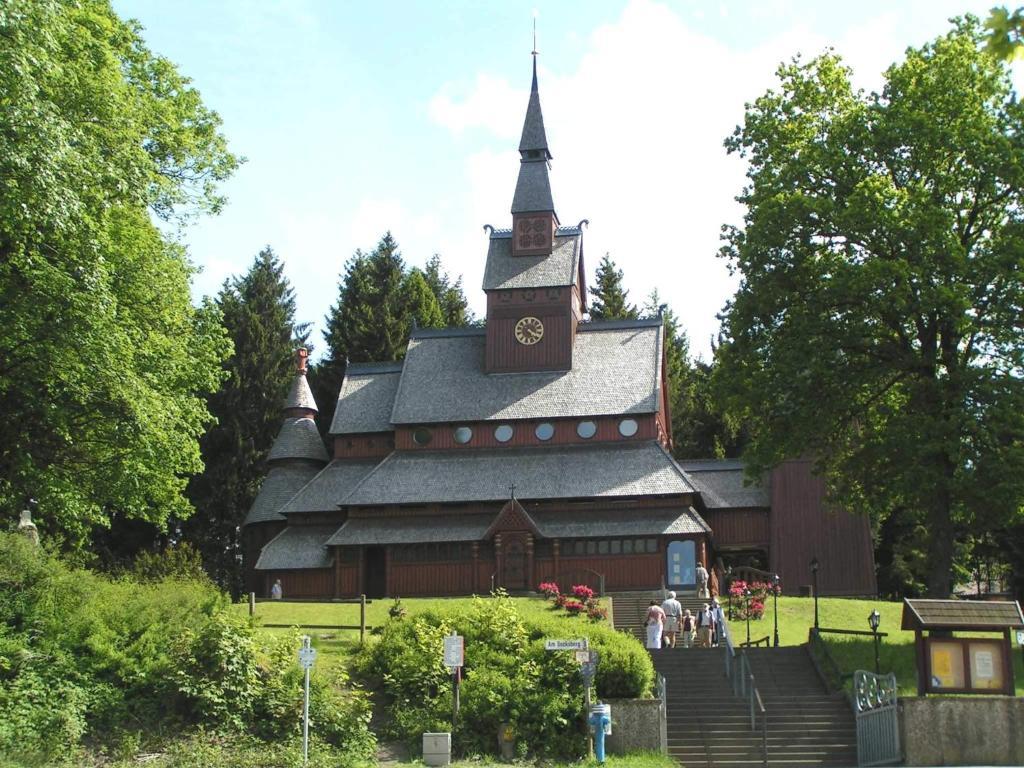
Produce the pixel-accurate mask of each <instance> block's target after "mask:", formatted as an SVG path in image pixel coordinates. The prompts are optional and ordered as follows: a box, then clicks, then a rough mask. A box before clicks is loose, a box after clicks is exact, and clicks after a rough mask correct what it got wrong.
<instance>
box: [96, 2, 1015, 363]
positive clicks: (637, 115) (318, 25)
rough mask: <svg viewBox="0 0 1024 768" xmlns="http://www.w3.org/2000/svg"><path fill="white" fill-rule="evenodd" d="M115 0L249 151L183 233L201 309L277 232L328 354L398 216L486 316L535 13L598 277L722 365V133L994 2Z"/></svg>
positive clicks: (884, 61)
mask: <svg viewBox="0 0 1024 768" xmlns="http://www.w3.org/2000/svg"><path fill="white" fill-rule="evenodd" d="M113 4H114V7H115V9H116V10H117V12H118V13H119V14H120V15H121V16H122V17H127V18H134V19H137V20H138V21H140V22H141V23H142V25H143V27H144V32H143V36H144V38H145V39H146V41H147V43H148V45H149V46H150V48H151V49H152V50H153V51H154V52H156V53H158V54H160V55H163V56H166V57H167V58H169V59H170V60H171V61H173V62H174V63H175V64H177V65H178V68H179V70H180V71H181V72H182V73H183V74H185V75H187V76H188V77H190V78H191V79H192V80H193V82H194V85H195V87H196V88H198V90H199V91H200V93H201V94H202V96H203V100H204V102H205V104H206V105H207V106H208V107H210V108H212V109H214V110H216V111H217V112H218V113H219V114H220V116H221V118H222V119H223V132H224V134H225V135H226V136H227V138H228V142H229V145H230V147H231V149H232V150H233V151H234V152H235V153H237V154H239V155H242V156H244V157H245V158H246V162H245V164H244V165H243V166H242V167H241V168H240V170H239V171H238V172H237V173H236V174H235V176H234V177H233V178H232V179H231V180H230V181H228V182H227V183H226V184H225V185H224V186H223V188H222V191H223V192H224V193H225V194H226V195H227V197H228V205H227V206H226V207H225V209H224V210H223V212H222V213H221V214H220V215H218V216H214V217H207V218H204V219H200V220H199V221H197V222H196V223H194V224H192V225H191V226H189V227H188V228H187V229H186V230H185V231H184V232H182V233H181V235H180V237H181V238H182V240H183V242H184V243H185V244H186V246H187V248H188V252H189V255H190V258H191V259H192V261H193V263H194V264H195V265H196V266H197V267H198V268H199V269H200V272H199V274H197V275H196V277H195V278H194V285H193V295H194V297H195V299H196V300H197V301H198V300H199V299H200V298H201V297H203V296H206V295H213V294H215V293H216V292H217V291H218V290H219V288H220V286H221V284H222V283H223V282H224V280H225V279H228V278H230V277H232V276H234V275H240V274H242V273H244V272H245V271H246V270H247V269H248V267H249V266H250V265H251V263H252V260H253V258H254V257H255V256H256V254H257V253H258V252H259V251H260V250H261V249H262V248H263V247H264V246H266V245H269V246H271V247H272V248H273V249H274V251H275V252H276V253H277V254H278V256H279V257H280V258H281V259H282V261H283V263H284V265H285V274H286V276H287V277H288V279H289V280H290V281H291V284H292V286H293V287H294V289H295V294H296V303H297V318H296V319H297V320H298V321H300V322H310V323H312V324H313V326H314V331H313V335H312V337H311V339H312V341H313V343H314V357H317V356H318V354H319V353H322V352H323V349H324V345H323V342H322V338H321V335H320V334H321V332H322V330H323V328H324V316H325V315H326V314H327V312H328V311H329V308H330V306H331V305H332V304H333V303H335V301H336V299H337V292H338V287H337V286H338V277H339V275H340V274H341V273H342V272H343V270H344V266H345V262H346V261H347V260H348V258H349V257H351V255H352V253H353V252H354V251H355V250H356V249H357V248H361V249H363V250H370V249H372V248H373V247H374V245H375V244H376V243H377V241H378V240H379V239H380V237H381V236H382V235H383V234H384V232H386V231H388V230H390V231H391V232H392V234H393V235H394V237H395V238H396V239H397V241H398V243H399V245H400V248H401V251H402V254H403V256H404V258H405V260H406V262H407V263H408V264H409V265H423V264H424V263H425V262H426V260H427V259H429V258H430V256H431V255H432V254H435V253H437V254H440V255H441V258H442V261H443V264H444V267H445V269H446V270H447V271H448V272H449V273H450V274H451V275H452V277H456V276H459V275H461V276H462V278H463V285H464V288H465V291H466V295H467V297H468V299H469V301H470V305H471V308H472V309H473V310H474V311H475V312H476V313H477V314H478V315H479V314H483V311H484V294H483V291H482V290H481V287H480V286H481V282H482V279H483V269H484V259H485V256H486V253H487V235H486V234H485V232H484V229H483V226H484V225H485V224H491V225H493V226H495V227H507V226H510V225H511V213H510V212H509V208H510V206H511V203H512V193H513V191H514V188H515V180H516V174H517V172H518V166H519V160H518V158H519V155H518V152H517V151H516V149H517V147H518V143H519V134H520V132H521V131H522V124H523V117H524V115H525V111H526V105H527V99H528V95H529V87H530V78H531V57H530V52H531V50H532V48H533V38H532V26H533V20H534V18H536V22H537V30H538V31H537V47H538V50H539V58H538V70H539V82H540V98H541V105H542V108H543V111H544V120H545V125H546V127H547V135H548V143H549V146H550V148H551V153H552V155H553V160H552V171H551V183H552V190H553V193H554V200H555V207H556V209H557V212H558V216H559V219H560V220H561V222H562V223H563V224H575V223H576V222H578V221H580V220H581V219H587V220H589V222H590V224H589V227H588V228H587V230H586V233H585V236H584V260H585V263H586V266H587V270H588V273H589V276H588V282H590V283H591V284H592V283H593V273H594V270H595V268H596V267H597V265H598V263H599V262H600V260H601V257H602V256H603V255H604V254H605V253H609V254H611V257H612V259H613V260H614V261H615V262H616V264H617V265H618V266H619V267H620V268H621V269H622V270H623V272H624V273H625V284H626V287H627V288H628V289H629V296H630V299H631V300H632V301H634V302H636V303H637V304H640V305H642V304H643V303H644V302H645V300H646V299H647V297H648V296H649V295H650V293H651V291H652V290H654V289H657V291H658V293H659V295H660V297H661V300H662V301H663V302H665V303H667V304H669V306H670V307H671V308H672V309H673V310H674V311H675V313H676V314H677V315H678V316H679V318H680V320H681V324H682V327H683V328H684V329H685V330H686V331H687V333H688V335H689V337H690V343H691V349H692V351H693V352H694V354H696V355H701V356H703V357H705V358H707V357H708V356H709V350H710V344H711V339H712V337H713V336H714V335H715V334H716V332H717V331H718V328H719V321H718V318H717V315H718V314H719V313H720V312H721V310H722V308H723V306H724V305H725V303H726V302H727V301H728V300H729V297H730V296H731V295H732V293H733V291H734V290H735V288H736V285H737V281H738V277H736V276H734V275H730V273H729V270H728V265H727V263H726V262H725V261H724V260H723V259H721V258H719V257H718V250H719V248H720V246H721V240H720V237H721V229H722V226H723V225H726V224H740V223H741V222H742V215H743V211H742V209H741V207H740V206H739V205H738V204H737V203H736V202H735V200H734V198H735V196H736V195H737V194H739V192H740V191H741V189H742V187H743V184H744V173H745V167H744V164H743V162H742V161H741V160H740V159H739V158H737V157H735V156H729V155H727V154H726V152H725V149H724V148H723V141H724V139H725V138H726V137H727V136H728V135H729V134H731V133H732V131H733V130H734V129H735V128H736V126H737V125H738V124H739V123H741V122H742V119H743V109H744V104H745V103H746V102H749V101H752V100H753V99H755V98H757V97H758V96H759V95H761V94H762V93H764V92H765V91H766V90H767V89H768V88H770V87H772V85H773V84H774V83H775V70H776V68H777V67H778V65H779V64H780V63H782V62H784V61H788V60H790V59H791V58H792V57H794V56H795V55H798V54H799V55H802V56H804V57H805V58H807V57H813V56H814V55H817V54H819V53H821V52H823V51H824V50H826V49H827V48H829V47H832V48H834V49H835V50H836V51H837V52H838V53H839V54H840V55H841V56H842V57H843V59H844V60H845V61H846V63H847V64H848V65H849V66H850V67H852V69H853V73H854V75H853V76H854V83H855V84H856V85H857V86H859V87H862V88H864V89H866V90H868V91H870V90H877V89H879V88H880V87H881V84H882V72H883V71H884V70H885V68H886V67H887V66H888V65H889V64H891V63H893V62H894V61H897V60H899V59H900V58H901V57H902V55H903V52H904V51H905V50H906V48H907V47H909V46H915V47H916V46H920V45H922V44H924V43H926V42H928V41H929V40H931V39H933V38H934V37H936V36H938V35H939V34H942V33H943V32H945V31H946V30H948V29H949V23H948V19H949V18H950V17H952V16H956V15H960V14H963V13H965V12H971V13H974V14H976V15H979V16H981V17H985V16H986V15H987V12H988V9H989V7H991V5H992V0H985V1H984V2H968V1H966V0H961V1H960V2H947V1H946V0H926V1H920V2H919V1H917V0H900V2H874V1H872V0H861V2H856V3H850V2H842V3H840V2H825V1H823V0H817V1H816V2H798V1H797V0H763V1H762V2H682V1H678V2H657V1H656V0H618V1H616V2H612V1H611V0H578V1H570V0H552V1H551V2H538V1H537V0H531V1H530V2H511V1H509V2H493V1H492V2H482V1H480V0H463V1H460V2H441V1H440V0H436V1H432V2H428V1H427V0H422V2H394V1H393V2H341V0H333V1H332V0H217V1H216V2H211V0H175V2H173V3H171V2H166V1H165V0H113ZM1019 76H1020V72H1019V71H1015V77H1017V79H1018V80H1019ZM1018 90H1020V86H1019V85H1018Z"/></svg>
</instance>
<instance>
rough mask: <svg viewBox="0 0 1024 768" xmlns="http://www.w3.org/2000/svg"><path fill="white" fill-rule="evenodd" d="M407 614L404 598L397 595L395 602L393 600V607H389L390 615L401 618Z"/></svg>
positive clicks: (393, 617)
mask: <svg viewBox="0 0 1024 768" xmlns="http://www.w3.org/2000/svg"><path fill="white" fill-rule="evenodd" d="M405 614H406V610H405V606H403V605H402V598H400V597H396V598H395V602H393V603H392V604H391V607H390V608H388V616H390V617H391V618H392V619H400V618H402V617H403V616H405Z"/></svg>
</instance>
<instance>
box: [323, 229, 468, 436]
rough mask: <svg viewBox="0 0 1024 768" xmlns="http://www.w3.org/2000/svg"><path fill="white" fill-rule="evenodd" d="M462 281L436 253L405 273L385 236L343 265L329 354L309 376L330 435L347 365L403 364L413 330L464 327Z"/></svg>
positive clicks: (393, 244)
mask: <svg viewBox="0 0 1024 768" xmlns="http://www.w3.org/2000/svg"><path fill="white" fill-rule="evenodd" d="M468 306H469V305H468V302H467V301H466V296H465V294H464V293H463V292H462V279H461V278H460V279H458V280H456V281H455V282H452V281H451V279H450V278H449V277H448V275H447V274H446V273H445V272H444V271H443V270H442V268H441V260H440V257H439V256H437V255H434V256H433V257H431V259H430V260H429V261H428V262H427V267H426V269H425V270H420V269H418V268H415V267H414V268H412V269H408V270H407V269H406V266H405V261H404V260H403V258H402V255H401V253H400V252H399V250H398V243H397V242H396V241H395V238H394V237H393V236H392V235H391V233H390V232H386V233H385V234H384V236H383V237H382V238H381V239H380V242H379V243H377V246H376V248H374V249H373V251H371V252H370V253H365V252H364V251H361V250H357V251H356V252H355V254H353V256H352V258H351V259H349V260H348V262H347V263H346V265H345V272H344V274H343V275H342V276H341V280H340V282H339V285H338V301H337V303H336V304H334V305H333V306H332V307H331V310H330V312H329V313H328V315H327V317H326V318H325V320H326V326H327V327H326V330H325V331H324V340H325V341H326V343H327V351H326V354H325V355H324V358H323V360H322V361H321V362H320V364H319V365H317V366H316V367H315V368H314V369H313V371H312V372H311V375H310V386H311V387H312V390H313V394H314V396H315V397H316V400H317V404H318V405H319V407H320V416H319V418H318V420H317V422H318V424H319V426H320V430H321V432H326V431H327V430H328V429H329V428H330V425H331V421H332V419H333V416H334V407H335V398H336V397H337V395H338V390H339V389H340V387H341V380H342V377H343V376H344V375H345V366H346V364H347V363H348V362H355V363H359V362H369V361H374V360H401V359H402V357H404V356H405V348H406V345H407V344H408V341H409V333H410V332H411V330H412V328H413V327H414V326H415V327H418V328H442V327H451V326H457V325H466V324H467V323H469V322H470V321H471V320H472V317H471V315H470V312H469V309H468Z"/></svg>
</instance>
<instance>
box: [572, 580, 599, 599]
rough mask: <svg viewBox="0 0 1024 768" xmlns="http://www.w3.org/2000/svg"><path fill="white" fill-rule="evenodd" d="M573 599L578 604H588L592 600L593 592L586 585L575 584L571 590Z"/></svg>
mask: <svg viewBox="0 0 1024 768" xmlns="http://www.w3.org/2000/svg"><path fill="white" fill-rule="evenodd" d="M572 594H573V597H575V598H576V599H577V600H579V601H580V602H584V603H586V602H589V601H590V600H593V599H594V590H592V589H591V588H590V587H588V586H587V585H586V584H577V585H576V586H575V587H573V588H572Z"/></svg>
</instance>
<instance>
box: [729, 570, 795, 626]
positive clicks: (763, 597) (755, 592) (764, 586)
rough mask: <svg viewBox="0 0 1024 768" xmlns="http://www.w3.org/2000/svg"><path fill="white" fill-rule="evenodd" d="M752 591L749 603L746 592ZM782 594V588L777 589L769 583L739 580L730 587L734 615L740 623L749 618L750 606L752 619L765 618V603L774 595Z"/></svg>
mask: <svg viewBox="0 0 1024 768" xmlns="http://www.w3.org/2000/svg"><path fill="white" fill-rule="evenodd" d="M748 589H749V590H750V600H749V602H748V600H747V597H746V591H747V590H748ZM773 592H774V593H777V594H780V595H781V594H782V586H781V585H779V587H778V588H776V587H775V586H774V585H773V584H771V583H770V582H767V581H752V582H749V583H748V582H746V581H743V580H742V579H737V580H736V581H734V582H732V584H731V585H730V586H729V595H730V596H731V597H732V614H733V616H734V617H736V618H737V619H739V620H740V621H745V620H746V618H747V607H748V605H749V610H750V618H752V619H755V620H756V619H760V618H761V617H762V616H764V607H765V603H766V602H767V601H768V597H769V596H770V595H771V594H772V593H773Z"/></svg>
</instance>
